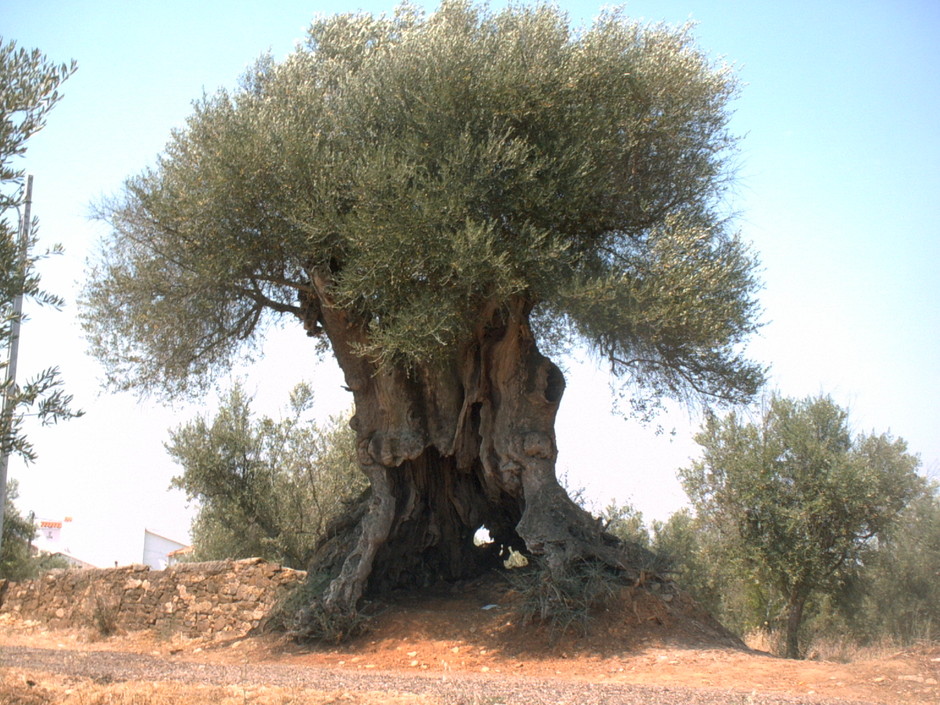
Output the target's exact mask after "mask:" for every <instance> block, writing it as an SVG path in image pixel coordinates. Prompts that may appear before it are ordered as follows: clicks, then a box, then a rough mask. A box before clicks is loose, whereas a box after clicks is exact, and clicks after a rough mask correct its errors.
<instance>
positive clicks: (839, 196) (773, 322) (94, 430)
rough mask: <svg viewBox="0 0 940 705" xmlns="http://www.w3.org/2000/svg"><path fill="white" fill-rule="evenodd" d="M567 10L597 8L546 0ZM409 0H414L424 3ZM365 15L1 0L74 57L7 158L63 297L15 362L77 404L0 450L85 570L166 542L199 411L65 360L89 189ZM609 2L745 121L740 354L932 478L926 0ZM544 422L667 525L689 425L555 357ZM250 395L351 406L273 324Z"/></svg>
mask: <svg viewBox="0 0 940 705" xmlns="http://www.w3.org/2000/svg"><path fill="white" fill-rule="evenodd" d="M561 6H562V7H563V8H565V9H566V10H567V11H568V12H569V13H570V16H571V18H572V21H573V22H575V23H579V24H580V23H583V22H588V21H590V19H591V18H593V17H594V16H595V15H596V14H597V12H598V10H599V9H600V5H599V4H592V3H586V2H563V3H561ZM429 7H433V5H430V6H429ZM359 9H363V10H368V11H377V12H387V11H391V10H392V9H393V5H392V4H391V3H389V4H385V3H377V2H369V3H358V4H357V3H353V2H350V3H349V4H345V5H344V4H340V3H335V2H334V3H323V2H317V1H313V2H299V1H292V0H291V1H289V0H264V1H252V2H235V1H232V0H230V1H229V2H208V1H204V2H191V1H179V0H166V1H164V2H159V3H144V2H127V1H101V0H84V1H82V0H72V1H68V2H67V1H64V0H60V1H55V0H42V1H33V2H11V1H10V0H0V32H2V34H3V36H4V38H5V39H14V40H16V41H17V42H18V43H19V44H20V45H21V46H25V47H30V48H31V47H38V48H39V49H41V50H42V51H44V52H45V53H46V54H47V55H48V56H49V57H50V58H52V59H54V60H56V61H67V60H70V59H73V58H74V59H76V60H77V61H78V63H79V71H78V73H77V74H76V75H75V76H74V77H73V78H72V79H70V80H69V81H68V82H67V83H66V84H65V86H64V94H65V98H64V99H63V101H62V102H61V103H60V104H59V106H58V107H57V108H56V109H55V110H54V111H53V112H52V114H51V115H50V119H49V124H48V127H47V128H46V130H45V131H43V132H42V133H41V134H39V135H37V136H36V137H35V138H34V139H33V141H32V142H31V143H30V145H29V148H28V152H27V157H26V159H25V160H24V161H23V166H24V167H25V168H26V169H27V170H28V171H29V172H30V173H32V174H34V175H35V179H36V182H35V193H34V205H33V212H34V213H35V214H36V215H38V217H39V218H40V221H41V233H42V237H43V240H44V242H48V243H52V242H61V243H63V244H64V245H65V247H66V250H67V254H66V255H65V256H63V257H59V258H56V259H55V260H50V261H48V262H47V263H45V264H44V265H43V269H42V272H43V276H44V283H45V285H46V286H47V287H48V288H50V289H52V290H53V291H56V292H58V293H62V294H64V295H66V296H67V298H68V299H69V302H70V304H69V306H68V308H67V309H66V310H65V311H64V312H61V313H50V312H43V311H35V310H33V311H30V314H31V320H30V322H29V323H28V324H27V326H26V327H24V330H23V342H22V348H21V355H22V357H21V370H23V372H24V373H26V374H28V373H30V372H33V373H35V372H37V371H38V370H40V369H42V368H44V367H46V366H49V365H59V366H60V367H61V369H62V372H63V375H64V377H65V380H66V382H67V385H68V388H69V390H70V391H71V392H73V393H74V394H75V395H76V401H77V403H78V405H80V406H81V407H83V408H84V409H85V410H86V411H87V416H86V417H84V418H83V419H80V420H77V421H73V422H70V423H68V424H64V425H61V426H59V427H56V428H53V429H35V430H34V431H33V432H32V437H33V439H34V441H35V442H36V446H37V450H38V452H39V460H38V462H36V463H35V464H34V465H32V466H30V467H24V466H23V465H22V464H20V463H16V462H15V463H13V464H11V476H12V477H14V478H16V479H17V480H19V482H20V486H21V500H20V501H19V506H20V508H21V509H22V510H23V511H30V510H32V511H35V512H36V513H37V515H39V516H42V517H45V518H61V517H62V516H64V515H71V516H73V517H74V522H73V523H72V525H70V526H69V528H68V531H69V532H71V536H69V535H66V536H65V539H66V542H67V543H69V544H70V546H69V547H70V548H71V549H72V551H73V552H74V553H76V554H78V555H79V556H80V557H83V558H87V559H88V560H90V561H92V562H96V563H98V564H99V565H108V564H111V563H113V561H120V562H122V563H123V562H130V561H135V560H136V561H139V560H140V558H141V550H142V542H143V528H144V527H145V526H146V527H148V528H152V529H154V530H156V531H158V532H160V533H163V534H166V535H169V536H171V537H177V538H181V539H183V540H185V538H186V537H185V534H186V530H187V528H188V522H189V518H190V511H188V510H186V508H185V502H184V498H183V497H182V496H181V495H179V494H178V493H173V492H167V491H166V489H167V486H168V484H169V480H170V478H171V477H172V476H173V475H174V474H175V473H176V472H177V469H176V468H175V467H174V466H173V465H172V464H171V463H170V461H169V459H168V458H167V457H166V454H165V452H164V450H163V446H162V444H163V442H164V441H165V440H166V438H167V429H168V428H169V427H171V426H175V425H176V424H178V423H180V422H181V421H183V420H185V419H187V418H189V417H191V416H192V414H194V413H196V411H198V410H199V408H207V409H208V408H211V406H212V403H213V401H214V400H212V399H210V400H207V402H206V404H205V405H204V406H202V407H200V406H199V405H189V406H180V407H178V408H174V409H166V408H163V407H160V406H158V405H156V404H155V403H153V402H147V401H144V402H142V403H138V402H137V401H136V400H135V399H134V398H132V397H129V396H123V395H119V396H114V395H102V394H101V393H100V390H99V387H98V379H99V378H100V370H99V369H98V367H97V365H96V363H95V362H94V361H93V360H91V359H90V358H88V357H87V355H86V354H85V352H84V351H85V343H84V341H83V340H82V337H81V333H80V330H79V329H78V326H77V325H76V322H75V305H74V302H75V299H76V294H77V291H78V289H79V286H80V282H81V279H82V276H83V271H84V267H85V261H86V258H87V257H88V256H89V255H90V254H92V252H93V251H94V247H95V243H96V241H97V240H98V238H99V237H100V235H101V234H102V230H101V228H102V226H101V225H100V224H98V223H95V222H91V221H89V220H88V218H87V215H88V212H89V207H90V204H92V203H93V202H95V201H96V200H98V199H100V198H101V197H102V196H106V195H108V194H112V193H115V192H117V191H118V189H119V188H120V185H121V182H122V180H123V179H124V178H125V177H127V176H129V175H131V174H134V173H136V172H138V171H140V170H141V169H142V168H143V167H145V166H147V165H148V164H152V163H153V161H154V158H155V156H156V155H157V154H158V153H159V152H160V150H161V149H162V146H163V145H164V143H165V142H166V139H167V137H168V135H169V132H170V130H171V129H173V128H174V127H179V126H181V125H182V123H183V121H184V119H185V117H186V116H187V115H188V113H189V110H190V104H191V101H192V100H193V99H195V98H198V97H199V96H200V95H201V93H202V92H203V91H204V90H205V91H209V92H211V91H213V90H215V89H216V88H218V87H221V86H228V87H231V86H233V85H234V83H235V81H236V80H237V79H238V77H239V75H240V74H241V73H242V71H243V70H244V69H245V67H246V66H247V65H248V64H249V63H250V62H251V61H253V60H254V59H255V58H256V57H257V56H259V55H260V54H261V53H263V52H265V51H268V50H270V51H271V52H272V53H273V54H274V56H275V57H276V58H282V57H284V56H285V55H286V54H287V53H288V52H289V51H290V50H291V49H292V48H293V46H294V44H295V42H296V41H297V40H298V39H300V38H301V37H302V35H303V32H304V29H305V27H306V26H307V25H308V24H309V21H310V20H311V19H312V17H313V16H314V14H316V13H332V12H337V11H347V10H359ZM627 11H628V14H630V15H632V16H634V17H638V18H643V19H647V20H652V21H659V20H664V21H666V22H668V23H671V24H676V23H681V22H684V21H686V20H688V19H693V20H695V21H697V22H698V27H697V29H696V32H695V36H696V37H697V38H698V41H699V44H700V45H701V46H702V47H703V48H704V49H705V50H706V51H708V52H709V53H710V54H712V55H714V56H716V57H725V58H726V59H727V60H728V61H729V62H730V63H732V64H733V65H735V66H736V67H737V69H738V74H739V76H740V77H741V79H742V81H743V82H744V88H743V91H742V94H741V97H740V99H739V100H738V101H737V102H736V105H735V109H736V112H735V117H734V127H735V129H736V130H737V132H739V133H740V134H742V135H744V136H745V137H744V140H743V142H742V145H741V154H740V159H739V172H738V180H737V185H736V187H735V189H734V191H733V193H732V198H731V201H730V204H729V205H730V206H731V207H732V208H733V209H734V210H735V211H736V212H737V213H739V214H740V217H739V225H740V228H741V230H742V232H743V234H744V236H745V237H746V238H747V239H748V240H750V241H751V242H752V243H753V245H754V247H755V249H756V250H757V251H758V252H759V253H760V256H761V260H762V262H763V268H764V273H763V279H764V282H765V289H764V291H763V293H762V297H761V298H762V303H763V306H764V309H765V311H766V314H765V320H766V321H767V325H766V327H765V328H764V329H763V331H762V333H761V334H760V335H759V336H758V337H757V338H755V340H754V342H753V344H752V346H751V354H752V355H753V356H754V357H755V358H757V359H759V360H761V361H762V362H764V363H766V364H769V365H771V379H772V388H774V389H776V390H778V391H780V392H781V393H783V394H787V395H792V396H804V395H809V394H817V393H820V392H826V393H830V394H832V396H833V397H834V398H835V399H836V401H837V402H839V403H840V404H842V405H843V406H847V407H848V408H849V409H850V411H851V413H852V419H853V421H854V423H855V427H856V429H857V430H858V431H864V432H867V431H872V430H875V431H878V432H881V431H887V430H890V431H891V432H892V433H894V434H895V435H896V436H901V437H903V438H905V439H906V440H907V441H908V442H909V445H910V448H911V450H912V451H914V452H917V453H919V454H920V455H921V457H922V459H923V462H924V467H925V471H926V472H931V473H933V474H934V475H936V474H937V473H938V472H940V433H938V431H940V428H938V426H940V349H938V348H940V345H938V343H940V127H938V125H940V121H938V117H937V116H938V115H940V78H938V77H937V73H936V72H937V67H938V66H940V3H937V2H936V0H922V1H917V0H890V1H888V0H884V1H882V2H868V1H865V0H853V1H826V2H820V1H819V0H816V1H815V2H779V0H778V1H776V2H762V1H758V0H751V1H744V0H742V1H740V2H733V1H731V0H727V1H724V2H722V1H719V0H709V1H706V0H684V1H681V0H668V1H659V2H652V1H649V2H645V1H644V2H632V3H628V4H627ZM568 368H569V375H568V376H569V386H568V390H567V392H566V397H565V399H564V400H563V403H562V411H561V413H560V416H559V427H558V432H559V446H560V451H561V456H560V458H559V469H560V470H561V471H563V472H566V473H567V475H568V478H569V483H570V484H572V485H574V486H579V487H584V488H585V489H586V491H587V495H588V497H589V498H591V499H592V500H593V501H594V502H596V503H597V504H599V505H603V504H605V503H606V502H607V501H608V500H609V499H611V498H614V497H615V498H616V499H617V500H619V501H629V502H632V503H633V504H635V505H636V506H637V507H638V508H639V509H641V510H642V511H643V512H644V513H645V514H646V515H647V516H649V517H656V518H665V517H666V516H667V515H668V514H669V513H670V512H671V511H673V510H674V509H676V508H678V507H679V506H680V505H681V504H682V503H683V501H684V497H683V495H682V492H681V489H680V488H679V486H678V483H677V482H676V480H675V470H676V468H677V467H680V466H682V465H684V464H686V463H687V461H688V458H689V455H690V454H693V453H695V452H696V446H695V445H694V443H692V442H691V440H690V437H691V433H692V432H693V430H694V429H695V428H696V427H697V424H698V419H697V418H695V417H694V416H693V417H691V418H689V416H688V415H686V414H684V413H681V412H680V413H676V414H675V415H673V416H671V417H670V418H668V419H666V423H667V424H668V425H674V426H675V427H676V431H677V433H676V436H675V437H674V438H669V437H667V436H656V435H655V434H654V433H653V431H652V430H651V429H643V428H639V427H637V426H636V425H634V424H631V423H629V422H626V421H623V420H622V419H619V418H617V417H614V416H612V415H611V414H610V405H611V401H610V395H609V393H608V390H607V386H606V377H605V375H604V374H603V372H598V371H597V370H595V369H593V367H592V365H590V364H584V363H582V362H580V361H569V362H568ZM243 374H244V375H245V378H246V380H247V385H248V387H249V389H251V390H253V391H255V392H256V393H257V398H258V405H259V408H261V409H263V410H265V411H266V412H268V413H275V412H276V410H277V408H278V406H279V405H280V404H281V403H283V402H284V401H286V393H287V390H288V389H289V388H290V387H291V386H292V385H293V383H294V382H295V381H298V380H299V379H309V380H312V381H313V382H314V383H315V386H316V388H317V389H318V390H319V399H320V400H321V402H322V407H323V409H324V412H336V411H339V410H341V409H342V408H344V407H345V406H346V405H347V404H348V403H349V399H348V397H347V396H345V395H344V394H343V393H342V392H341V391H340V389H339V387H340V384H341V380H340V378H339V376H338V375H337V374H336V371H335V370H333V369H331V367H330V366H329V365H320V366H317V365H316V364H315V359H314V353H313V349H312V345H311V344H310V342H309V339H308V338H306V336H305V335H304V334H303V332H302V331H301V330H298V329H292V328H291V329H286V330H284V331H280V332H278V333H277V335H276V336H275V337H274V339H272V341H271V343H270V344H269V345H268V346H267V347H266V349H265V355H264V359H263V360H262V361H261V362H260V363H259V364H257V365H255V366H252V367H246V368H245V370H244V372H243Z"/></svg>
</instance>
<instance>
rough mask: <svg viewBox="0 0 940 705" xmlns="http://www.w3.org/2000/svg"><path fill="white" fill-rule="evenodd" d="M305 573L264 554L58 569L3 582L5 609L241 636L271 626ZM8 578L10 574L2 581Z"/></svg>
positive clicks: (96, 624)
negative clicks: (164, 564) (159, 566)
mask: <svg viewBox="0 0 940 705" xmlns="http://www.w3.org/2000/svg"><path fill="white" fill-rule="evenodd" d="M305 576H306V573H304V572H303V571H298V570H291V569H290V568H283V567H281V566H279V565H276V564H274V563H268V562H266V561H264V560H262V559H260V558H248V559H245V560H240V561H215V562H212V563H181V564H179V565H175V566H172V567H170V568H167V569H166V570H151V569H150V568H149V567H148V566H145V565H134V566H128V567H123V568H106V569H100V570H99V569H94V570H66V571H53V572H51V573H48V574H46V575H44V576H42V577H41V578H37V579H36V580H30V581H25V582H22V583H6V584H0V615H2V614H9V615H12V616H14V617H16V618H18V619H31V620H35V621H38V622H41V623H43V624H45V625H47V626H49V627H51V628H53V629H59V628H62V629H79V628H83V627H91V628H94V629H98V630H99V631H102V632H104V631H107V630H108V628H109V627H112V628H114V629H118V630H122V631H138V630H145V629H146V630H153V631H155V632H157V633H162V634H166V635H167V636H169V635H172V634H183V635H185V636H189V637H197V636H198V637H213V638H225V637H232V638H237V637H241V636H245V635H246V634H248V633H250V632H252V631H255V630H257V629H258V628H259V627H262V626H264V624H265V622H266V621H267V619H268V617H269V614H270V613H271V610H272V608H273V607H274V606H275V605H276V604H277V603H278V602H279V601H280V600H281V599H282V598H283V597H284V596H285V595H286V593H287V592H288V591H289V590H290V588H291V587H293V586H295V585H297V584H298V583H299V582H301V581H302V580H303V579H304V577H305ZM0 583H3V581H0Z"/></svg>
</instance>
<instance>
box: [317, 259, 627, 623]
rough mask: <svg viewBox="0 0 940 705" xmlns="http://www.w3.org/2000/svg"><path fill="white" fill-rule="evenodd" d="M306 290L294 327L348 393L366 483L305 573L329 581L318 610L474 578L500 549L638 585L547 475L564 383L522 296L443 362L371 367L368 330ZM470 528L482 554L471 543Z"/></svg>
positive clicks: (323, 293) (320, 283)
mask: <svg viewBox="0 0 940 705" xmlns="http://www.w3.org/2000/svg"><path fill="white" fill-rule="evenodd" d="M313 285H314V289H315V291H316V299H317V301H316V305H315V306H311V307H310V311H311V314H310V315H309V316H308V318H307V320H306V321H305V325H306V326H307V328H308V330H310V331H313V330H317V331H320V330H322V331H323V332H324V333H325V334H326V335H327V336H328V338H329V340H330V343H331V345H332V348H333V351H334V354H335V355H336V358H337V360H338V362H339V365H340V367H341V368H342V370H343V372H344V374H345V379H346V384H347V386H348V387H349V388H350V389H351V390H352V392H353V395H354V399H355V406H356V413H355V416H354V417H353V419H352V422H351V423H352V426H353V428H354V429H355V431H356V434H357V439H358V440H357V443H358V460H359V463H360V465H361V467H362V470H363V471H364V472H365V473H366V475H367V476H368V478H369V480H370V483H371V493H370V495H369V499H368V506H367V507H365V508H364V512H363V513H362V516H361V519H359V521H358V523H355V519H353V521H351V522H349V525H350V526H352V525H353V524H354V523H355V530H354V531H334V532H332V533H331V535H330V537H328V538H327V539H326V540H325V541H324V542H323V543H322V544H321V547H320V550H319V551H318V553H317V555H316V557H315V558H314V563H313V565H312V567H311V568H312V570H320V571H328V572H330V573H331V574H333V575H335V577H334V578H333V580H332V582H331V583H330V585H329V587H328V588H327V590H326V592H325V593H324V595H323V598H322V601H323V606H324V607H325V609H326V610H327V611H336V612H343V611H354V610H355V609H356V605H357V603H358V601H359V600H360V598H361V597H362V596H363V595H364V594H366V593H368V592H381V591H384V590H387V589H392V588H396V587H413V586H420V585H423V584H428V583H430V582H432V581H434V580H437V579H440V578H443V579H448V580H455V579H460V578H464V577H471V576H473V575H476V574H479V573H480V571H481V569H483V568H485V567H487V566H490V565H496V562H495V561H496V560H497V558H498V557H497V555H496V554H497V551H498V550H499V547H501V546H506V547H512V548H514V549H516V550H522V551H524V552H526V553H528V554H530V555H532V554H535V555H540V556H542V557H543V558H544V559H545V562H546V565H547V566H548V567H549V570H551V571H556V570H562V569H563V568H564V566H565V565H567V564H570V563H571V562H572V561H575V560H578V559H591V558H593V559H598V560H601V561H603V562H604V563H606V564H607V565H609V566H611V567H612V568H614V569H616V570H617V571H620V572H624V573H627V574H628V575H629V576H630V577H634V578H635V577H637V571H635V570H633V566H631V565H630V560H629V558H628V557H627V554H626V552H625V551H624V550H623V546H622V545H621V544H620V543H619V542H618V541H617V540H616V539H614V538H613V537H611V536H609V535H607V534H605V533H604V532H603V530H602V528H601V526H600V525H599V523H598V522H597V520H595V519H594V518H593V517H591V516H590V514H588V513H587V512H585V511H584V510H583V509H581V508H580V507H579V506H577V505H576V504H575V503H574V502H573V501H572V500H571V499H570V498H569V497H568V494H567V492H566V491H565V490H564V488H563V487H561V485H560V484H559V483H558V481H557V478H556V476H555V460H556V457H557V447H556V442H555V430H554V424H555V415H556V412H557V410H558V405H559V402H560V401H561V398H562V395H563V393H564V389H565V380H564V376H563V375H562V373H561V371H560V370H559V369H558V367H557V366H556V365H555V364H553V363H552V362H551V361H550V360H549V359H548V358H546V357H545V356H543V355H542V354H541V353H540V352H539V350H538V348H537V346H536V342H535V340H534V338H533V334H532V330H531V328H530V325H529V313H530V306H529V305H528V304H527V303H526V302H525V301H524V300H521V299H519V300H515V301H512V302H511V303H510V304H509V305H508V306H492V307H491V308H489V309H487V310H485V311H483V312H482V315H481V316H480V317H479V318H478V320H479V324H478V326H477V328H476V330H475V331H474V332H473V335H472V336H471V337H470V339H469V340H468V341H467V342H466V344H464V345H463V346H461V347H460V348H459V349H458V350H456V352H455V354H454V355H453V357H452V358H451V359H449V360H447V361H445V362H444V363H443V364H439V363H438V364H434V365H428V366H414V367H411V368H410V369H402V368H391V369H388V368H384V369H380V368H379V367H378V366H376V365H375V364H374V363H373V362H371V361H370V360H369V359H368V358H366V357H364V356H363V355H361V354H360V352H359V350H360V348H359V346H360V345H361V344H363V343H365V342H366V341H367V336H368V331H367V329H366V327H365V326H364V325H363V324H362V323H359V322H357V321H355V320H353V319H351V318H350V316H349V315H348V314H347V313H346V312H345V311H343V310H342V309H340V308H338V307H335V306H333V305H331V299H330V296H329V281H328V279H327V278H325V277H321V278H318V277H316V276H315V277H313ZM481 526H485V527H486V528H487V529H488V530H489V532H490V535H491V537H492V538H493V545H492V546H491V547H490V548H488V549H486V548H481V547H477V546H475V545H474V542H473V538H474V534H475V533H476V531H477V530H478V529H479V528H480V527H481ZM347 528H348V527H347Z"/></svg>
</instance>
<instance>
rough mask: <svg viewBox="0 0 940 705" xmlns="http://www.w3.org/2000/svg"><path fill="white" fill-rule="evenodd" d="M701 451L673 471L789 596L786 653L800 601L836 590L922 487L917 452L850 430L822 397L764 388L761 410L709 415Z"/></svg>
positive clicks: (793, 652) (706, 514) (704, 512)
mask: <svg viewBox="0 0 940 705" xmlns="http://www.w3.org/2000/svg"><path fill="white" fill-rule="evenodd" d="M696 441H697V442H698V444H699V445H701V446H702V449H703V456H702V458H701V460H698V461H696V462H694V463H693V464H692V465H691V466H690V467H689V468H687V469H685V470H683V471H682V472H681V476H682V481H683V485H684V487H685V490H686V492H687V493H688V495H689V497H690V499H691V500H692V503H693V504H694V505H695V507H696V509H697V511H698V513H699V516H700V517H701V518H702V519H703V520H704V521H705V523H706V524H710V525H712V526H715V527H717V528H718V530H719V531H721V532H723V533H724V535H725V537H726V538H728V539H730V540H731V541H732V542H733V543H734V545H735V547H736V552H737V553H738V555H740V556H741V557H742V558H743V559H744V560H745V561H746V562H747V563H749V564H750V566H751V567H752V568H754V569H756V570H758V571H759V572H760V573H761V574H762V575H765V576H768V578H769V580H770V581H771V582H772V584H773V585H774V586H775V587H776V589H777V590H778V591H779V593H780V594H781V595H782V596H783V597H784V599H785V600H786V602H787V610H788V623H787V649H786V651H787V655H788V656H789V657H791V658H795V657H797V656H798V654H799V642H798V637H799V627H800V624H801V621H802V613H803V607H804V605H805V603H806V600H807V599H808V598H809V596H810V595H811V594H812V593H814V592H817V591H821V592H826V591H832V590H834V589H835V588H836V587H837V586H838V584H839V581H840V578H842V577H843V576H844V575H845V572H846V571H849V570H851V569H852V568H853V566H854V565H855V564H857V563H858V562H859V561H860V560H861V557H862V555H863V554H864V552H865V551H866V550H867V549H868V548H870V547H871V545H872V541H873V539H875V538H876V537H879V536H881V537H884V536H885V532H886V531H887V530H888V529H889V528H890V527H891V526H892V524H893V522H894V521H895V520H896V518H897V517H898V515H899V513H900V512H901V511H902V510H903V509H904V507H905V506H906V505H907V504H908V503H909V502H910V501H911V500H912V499H913V498H914V497H915V496H917V495H918V493H920V492H922V491H923V489H924V484H923V481H922V480H921V479H920V478H919V476H918V475H917V473H916V469H917V467H918V466H919V464H920V461H919V460H918V458H917V457H916V456H913V455H910V454H909V453H907V446H906V444H905V443H904V441H903V440H901V439H895V438H892V437H891V436H890V435H888V434H880V435H875V434H871V435H858V436H853V434H852V433H851V430H850V427H849V423H848V413H847V412H846V411H845V410H843V409H841V408H840V407H839V406H837V405H836V404H835V403H834V402H833V401H832V400H831V399H830V398H828V397H818V398H807V399H802V400H794V399H788V398H784V397H779V396H775V397H772V398H771V399H770V401H769V403H768V405H767V407H766V408H765V409H764V410H763V412H762V414H761V415H760V417H759V418H756V419H754V420H750V421H749V420H747V419H746V418H742V417H739V415H737V414H734V413H732V414H730V415H728V416H727V417H725V418H724V419H719V418H717V417H715V416H710V417H709V419H708V420H707V422H706V424H705V425H704V427H703V428H702V430H701V432H700V433H699V434H698V435H697V436H696Z"/></svg>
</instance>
